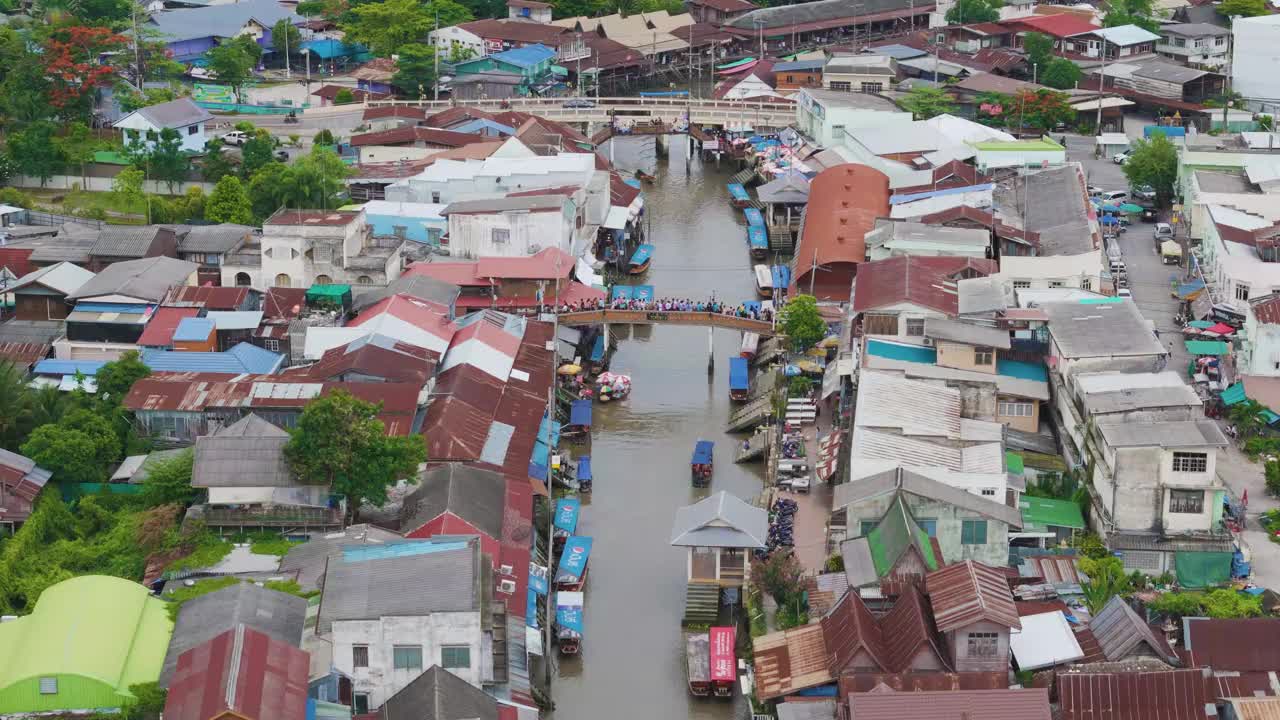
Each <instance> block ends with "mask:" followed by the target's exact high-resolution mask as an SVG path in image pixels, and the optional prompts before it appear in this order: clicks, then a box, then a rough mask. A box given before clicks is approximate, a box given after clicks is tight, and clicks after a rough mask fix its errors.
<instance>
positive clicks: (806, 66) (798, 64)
mask: <svg viewBox="0 0 1280 720" xmlns="http://www.w3.org/2000/svg"><path fill="white" fill-rule="evenodd" d="M826 65H827V61H826V60H792V61H791V62H781V63H774V65H773V72H775V73H780V72H787V71H788V70H790V71H792V72H795V71H797V70H800V71H805V70H821V69H822V68H824V67H826Z"/></svg>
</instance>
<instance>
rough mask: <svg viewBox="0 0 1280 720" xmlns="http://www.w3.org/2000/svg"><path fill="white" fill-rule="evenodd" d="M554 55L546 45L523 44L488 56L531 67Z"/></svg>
mask: <svg viewBox="0 0 1280 720" xmlns="http://www.w3.org/2000/svg"><path fill="white" fill-rule="evenodd" d="M555 56H556V51H555V50H552V49H551V48H549V47H547V46H546V45H539V44H536V43H535V44H533V45H525V46H524V47H519V48H512V49H510V50H503V51H502V52H500V53H494V54H492V55H490V56H489V57H490V58H491V59H493V60H499V61H502V62H504V63H507V64H508V65H515V66H516V67H520V68H527V67H533V66H534V65H537V64H538V63H543V62H546V61H548V60H551V59H552V58H554V57H555Z"/></svg>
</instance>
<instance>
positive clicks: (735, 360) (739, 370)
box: [729, 356, 748, 390]
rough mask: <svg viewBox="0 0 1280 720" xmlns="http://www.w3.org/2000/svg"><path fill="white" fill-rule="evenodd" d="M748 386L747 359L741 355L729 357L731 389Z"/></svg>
mask: <svg viewBox="0 0 1280 720" xmlns="http://www.w3.org/2000/svg"><path fill="white" fill-rule="evenodd" d="M747 387H748V379H747V359H746V358H744V357H739V356H734V357H731V358H729V389H730V390H746V389H747Z"/></svg>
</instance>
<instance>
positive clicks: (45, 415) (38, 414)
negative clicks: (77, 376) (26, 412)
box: [30, 385, 68, 428]
mask: <svg viewBox="0 0 1280 720" xmlns="http://www.w3.org/2000/svg"><path fill="white" fill-rule="evenodd" d="M67 404H68V402H67V394H66V393H64V392H63V391H62V390H61V389H59V388H58V386H57V385H45V386H44V387H42V388H40V389H39V390H36V391H34V392H32V393H31V394H30V411H31V427H32V428H38V427H40V426H41V425H48V424H49V423H55V422H57V421H58V418H60V417H62V414H63V413H64V412H66V411H67Z"/></svg>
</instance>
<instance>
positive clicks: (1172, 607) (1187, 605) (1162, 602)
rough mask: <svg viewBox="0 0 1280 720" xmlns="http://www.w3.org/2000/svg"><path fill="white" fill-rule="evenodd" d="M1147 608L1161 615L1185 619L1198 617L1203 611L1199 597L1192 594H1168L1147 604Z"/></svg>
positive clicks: (1163, 594)
mask: <svg viewBox="0 0 1280 720" xmlns="http://www.w3.org/2000/svg"><path fill="white" fill-rule="evenodd" d="M1147 608H1148V609H1150V610H1152V611H1153V612H1157V613H1160V614H1161V615H1168V616H1171V617H1179V618H1180V617H1186V616H1188V615H1193V616H1194V615H1199V614H1200V613H1201V611H1202V610H1203V608H1202V606H1201V604H1200V596H1199V595H1193V594H1192V593H1182V592H1168V593H1162V594H1161V595H1160V596H1159V597H1157V598H1156V599H1154V600H1152V601H1151V602H1149V603H1147Z"/></svg>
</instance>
